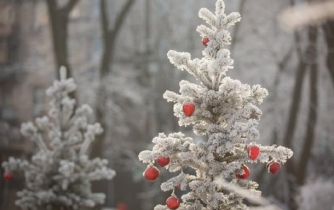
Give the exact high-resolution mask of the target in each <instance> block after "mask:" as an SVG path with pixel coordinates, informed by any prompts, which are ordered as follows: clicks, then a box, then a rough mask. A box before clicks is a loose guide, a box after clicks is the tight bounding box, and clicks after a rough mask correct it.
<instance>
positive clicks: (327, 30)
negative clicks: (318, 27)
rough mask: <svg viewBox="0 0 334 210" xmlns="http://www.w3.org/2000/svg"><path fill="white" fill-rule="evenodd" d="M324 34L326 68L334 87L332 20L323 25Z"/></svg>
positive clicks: (333, 24) (333, 30) (333, 32)
mask: <svg viewBox="0 0 334 210" xmlns="http://www.w3.org/2000/svg"><path fill="white" fill-rule="evenodd" d="M323 30H324V36H325V40H326V43H327V60H326V63H327V68H328V71H329V74H330V76H331V79H332V84H333V88H334V59H333V58H334V21H333V20H332V21H328V22H327V23H325V24H324V26H323Z"/></svg>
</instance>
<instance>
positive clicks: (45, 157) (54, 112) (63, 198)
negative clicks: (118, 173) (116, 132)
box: [2, 69, 115, 210]
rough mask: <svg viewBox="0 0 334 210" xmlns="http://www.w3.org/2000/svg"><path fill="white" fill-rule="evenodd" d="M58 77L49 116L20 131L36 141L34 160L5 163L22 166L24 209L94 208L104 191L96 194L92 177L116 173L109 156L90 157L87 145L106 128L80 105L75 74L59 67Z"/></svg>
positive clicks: (6, 166) (52, 89) (12, 168)
mask: <svg viewBox="0 0 334 210" xmlns="http://www.w3.org/2000/svg"><path fill="white" fill-rule="evenodd" d="M60 73H61V79H60V81H55V82H54V84H53V86H51V87H50V88H49V89H48V90H47V94H48V95H49V96H50V97H51V101H50V111H49V116H44V117H42V118H37V119H36V126H35V125H34V124H33V123H32V122H28V123H24V124H22V127H21V133H22V134H23V135H24V136H25V137H26V138H29V139H31V140H32V141H34V142H35V143H36V144H37V146H38V149H39V150H38V151H37V153H36V154H34V155H33V156H32V158H31V160H30V161H29V162H28V161H26V160H20V159H15V158H13V157H11V158H9V160H8V161H7V162H4V163H3V164H2V166H3V167H4V169H5V171H6V172H10V173H12V174H14V176H15V174H16V173H17V172H19V171H22V172H23V173H24V176H25V181H26V189H24V190H22V191H20V192H18V193H17V195H18V200H17V201H16V205H18V206H19V207H20V208H21V209H23V210H40V209H43V210H58V209H67V210H71V209H90V208H92V207H94V206H96V205H97V204H103V203H104V200H105V195H104V194H103V193H92V191H91V181H94V180H101V179H112V178H113V177H114V176H115V172H114V171H113V170H111V169H109V168H107V165H108V161H107V160H102V159H100V158H95V159H93V160H90V159H89V158H88V156H87V154H86V153H87V150H88V149H89V146H90V144H91V143H92V142H93V141H94V139H95V136H96V135H98V134H101V133H102V132H103V130H102V128H101V126H100V124H99V123H95V124H92V125H91V124H88V119H87V118H88V117H89V115H90V114H91V113H92V109H91V108H90V107H89V106H88V105H83V106H81V107H77V108H76V110H75V111H74V107H75V100H74V99H71V98H70V97H69V93H71V92H72V91H74V90H75V88H76V85H75V83H74V81H73V79H71V78H70V79H66V70H65V69H61V70H60Z"/></svg>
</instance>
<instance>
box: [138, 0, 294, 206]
mask: <svg viewBox="0 0 334 210" xmlns="http://www.w3.org/2000/svg"><path fill="white" fill-rule="evenodd" d="M199 16H200V17H201V18H202V19H204V20H205V21H206V22H207V23H208V24H209V25H210V26H211V27H207V26H204V25H201V26H199V27H198V28H197V31H198V32H199V33H200V34H201V36H202V37H207V38H209V43H208V46H207V47H206V48H205V49H204V51H203V55H204V57H203V58H202V59H191V55H190V54H189V53H186V52H176V51H172V50H171V51H169V52H168V54H167V56H168V58H169V60H170V62H171V63H172V64H174V65H175V66H176V67H177V68H178V69H181V70H186V71H187V72H189V73H190V74H191V75H193V76H194V77H195V78H196V79H198V80H199V81H200V82H201V85H197V84H193V83H191V82H189V81H181V82H180V93H179V94H178V93H174V92H171V91H166V93H165V94H164V98H165V99H166V100H167V101H169V102H174V103H175V105H174V113H175V116H177V117H178V118H179V124H180V125H181V126H187V125H193V130H194V133H195V134H197V135H206V136H207V140H206V141H205V142H199V143H196V142H194V141H193V139H192V138H189V137H186V136H185V135H184V134H182V133H173V134H170V135H165V134H159V136H158V137H155V138H154V139H153V143H154V147H153V149H152V150H151V151H148V150H146V151H143V152H141V153H140V154H139V159H140V160H141V161H142V162H144V163H147V164H151V163H154V162H155V161H156V159H157V158H158V157H159V156H163V157H169V158H170V163H169V165H168V166H167V168H168V169H169V171H170V172H177V171H179V174H178V175H176V176H175V177H173V178H171V179H170V180H168V181H166V182H164V183H162V185H161V189H162V190H163V191H174V189H175V187H176V186H179V188H180V189H181V190H189V189H190V191H189V192H188V193H187V194H184V195H183V196H182V203H181V205H180V206H179V208H178V210H209V209H210V210H211V209H214V210H220V209H221V210H222V209H224V210H232V209H233V210H234V209H247V208H248V207H247V206H246V204H245V203H244V202H243V200H244V198H245V196H243V195H245V193H244V192H243V193H237V192H235V191H233V190H232V191H231V190H229V188H227V187H225V185H221V184H219V182H217V180H219V179H220V180H224V183H225V182H228V183H231V184H234V185H236V186H238V187H239V188H240V187H241V188H242V189H244V190H246V191H247V192H248V193H249V194H250V195H251V196H253V197H254V196H255V197H258V196H259V195H260V192H259V191H257V190H256V188H257V187H258V184H257V183H255V182H253V181H250V180H247V179H243V180H241V179H236V176H235V174H236V173H241V174H243V171H242V170H241V167H242V165H243V164H245V165H246V163H255V162H262V163H267V162H270V161H275V162H277V163H279V164H284V163H285V162H286V161H287V159H289V158H291V156H292V154H293V152H292V151H291V150H290V149H288V148H285V147H282V146H276V145H274V146H261V145H259V144H256V141H258V140H259V137H260V134H259V131H258V128H257V126H258V122H259V120H260V116H261V115H262V112H261V110H260V109H259V108H258V107H257V105H258V104H261V103H262V102H263V99H264V98H266V96H267V95H268V91H267V90H266V89H265V88H262V87H261V86H260V85H254V86H252V87H251V86H250V85H248V84H242V83H241V82H240V81H239V80H233V79H231V78H230V77H226V73H227V71H228V70H229V69H233V62H234V61H233V60H232V59H231V58H230V51H229V50H228V49H224V47H225V46H226V45H228V44H230V42H231V36H230V33H229V32H228V30H227V29H228V28H229V27H230V26H232V25H234V24H235V23H237V22H238V21H240V20H241V17H240V14H239V13H231V14H229V15H226V14H225V5H224V2H223V1H222V0H218V1H217V3H216V12H215V14H213V13H212V12H210V11H209V10H208V9H201V10H200V12H199ZM185 103H192V104H193V105H194V106H195V111H194V112H193V114H192V115H191V116H187V115H185V113H184V110H183V105H184V104H185ZM248 145H257V146H258V147H259V148H260V155H259V156H258V157H257V158H256V160H252V159H250V157H249V156H248V153H247V149H246V148H247V146H248ZM264 167H265V166H264ZM183 168H192V169H194V172H195V173H193V174H186V173H185V172H184V171H183ZM167 209H168V207H167V206H166V205H157V206H156V207H155V210H167Z"/></svg>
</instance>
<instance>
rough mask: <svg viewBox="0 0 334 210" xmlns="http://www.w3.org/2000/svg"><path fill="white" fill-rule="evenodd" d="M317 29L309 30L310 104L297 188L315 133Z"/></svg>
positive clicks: (303, 174) (301, 180)
mask: <svg viewBox="0 0 334 210" xmlns="http://www.w3.org/2000/svg"><path fill="white" fill-rule="evenodd" d="M317 33H318V32H317V28H314V27H312V28H310V29H309V42H310V43H311V45H312V46H314V49H313V50H312V55H311V57H312V58H313V63H312V64H311V66H310V104H309V114H308V120H307V125H306V126H307V130H306V138H305V142H304V144H303V150H302V154H301V156H300V160H299V164H298V170H297V171H296V182H297V184H298V185H299V186H302V185H303V184H304V183H305V180H306V178H307V177H306V170H307V164H308V161H309V159H310V155H311V152H312V145H313V142H314V136H315V131H316V123H317V107H318V94H317V80H318V65H317V49H316V46H317V45H316V41H317Z"/></svg>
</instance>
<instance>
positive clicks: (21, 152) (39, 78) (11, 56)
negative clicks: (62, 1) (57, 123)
mask: <svg viewBox="0 0 334 210" xmlns="http://www.w3.org/2000/svg"><path fill="white" fill-rule="evenodd" d="M35 10H36V4H34V3H33V2H24V1H1V2H0V162H3V161H5V160H7V159H8V158H9V157H10V156H14V157H20V158H26V157H28V156H29V153H30V152H31V151H32V150H33V148H34V145H33V143H31V141H28V140H25V139H23V138H22V136H21V135H20V132H19V129H20V124H21V122H24V121H27V120H31V119H32V118H34V117H37V116H41V115H43V114H44V111H45V104H46V103H45V96H44V91H45V87H46V85H49V84H50V81H45V78H48V77H44V75H43V74H45V73H39V72H36V71H33V69H32V67H33V65H31V64H30V63H31V61H32V60H34V56H36V54H35V53H34V51H36V50H35V48H36V49H38V48H40V47H41V46H42V45H43V43H42V42H41V40H38V38H39V37H38V35H39V33H40V32H39V31H37V30H36V28H34V27H33V26H34V24H35V19H34V14H35V13H36V11H35ZM36 35H37V36H36ZM33 40H36V41H39V44H38V45H35V46H34V45H32V43H36V41H33ZM32 49H33V50H32ZM48 74H50V71H49V72H48ZM52 76H53V75H52ZM3 173H4V171H3V168H2V167H0V174H1V175H2V174H3ZM22 187H23V177H22V175H15V174H14V179H13V180H12V181H10V182H8V181H4V179H3V178H1V179H0V189H1V191H0V209H13V210H14V209H17V208H16V207H15V205H14V203H15V199H16V192H17V191H18V190H19V189H22Z"/></svg>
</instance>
